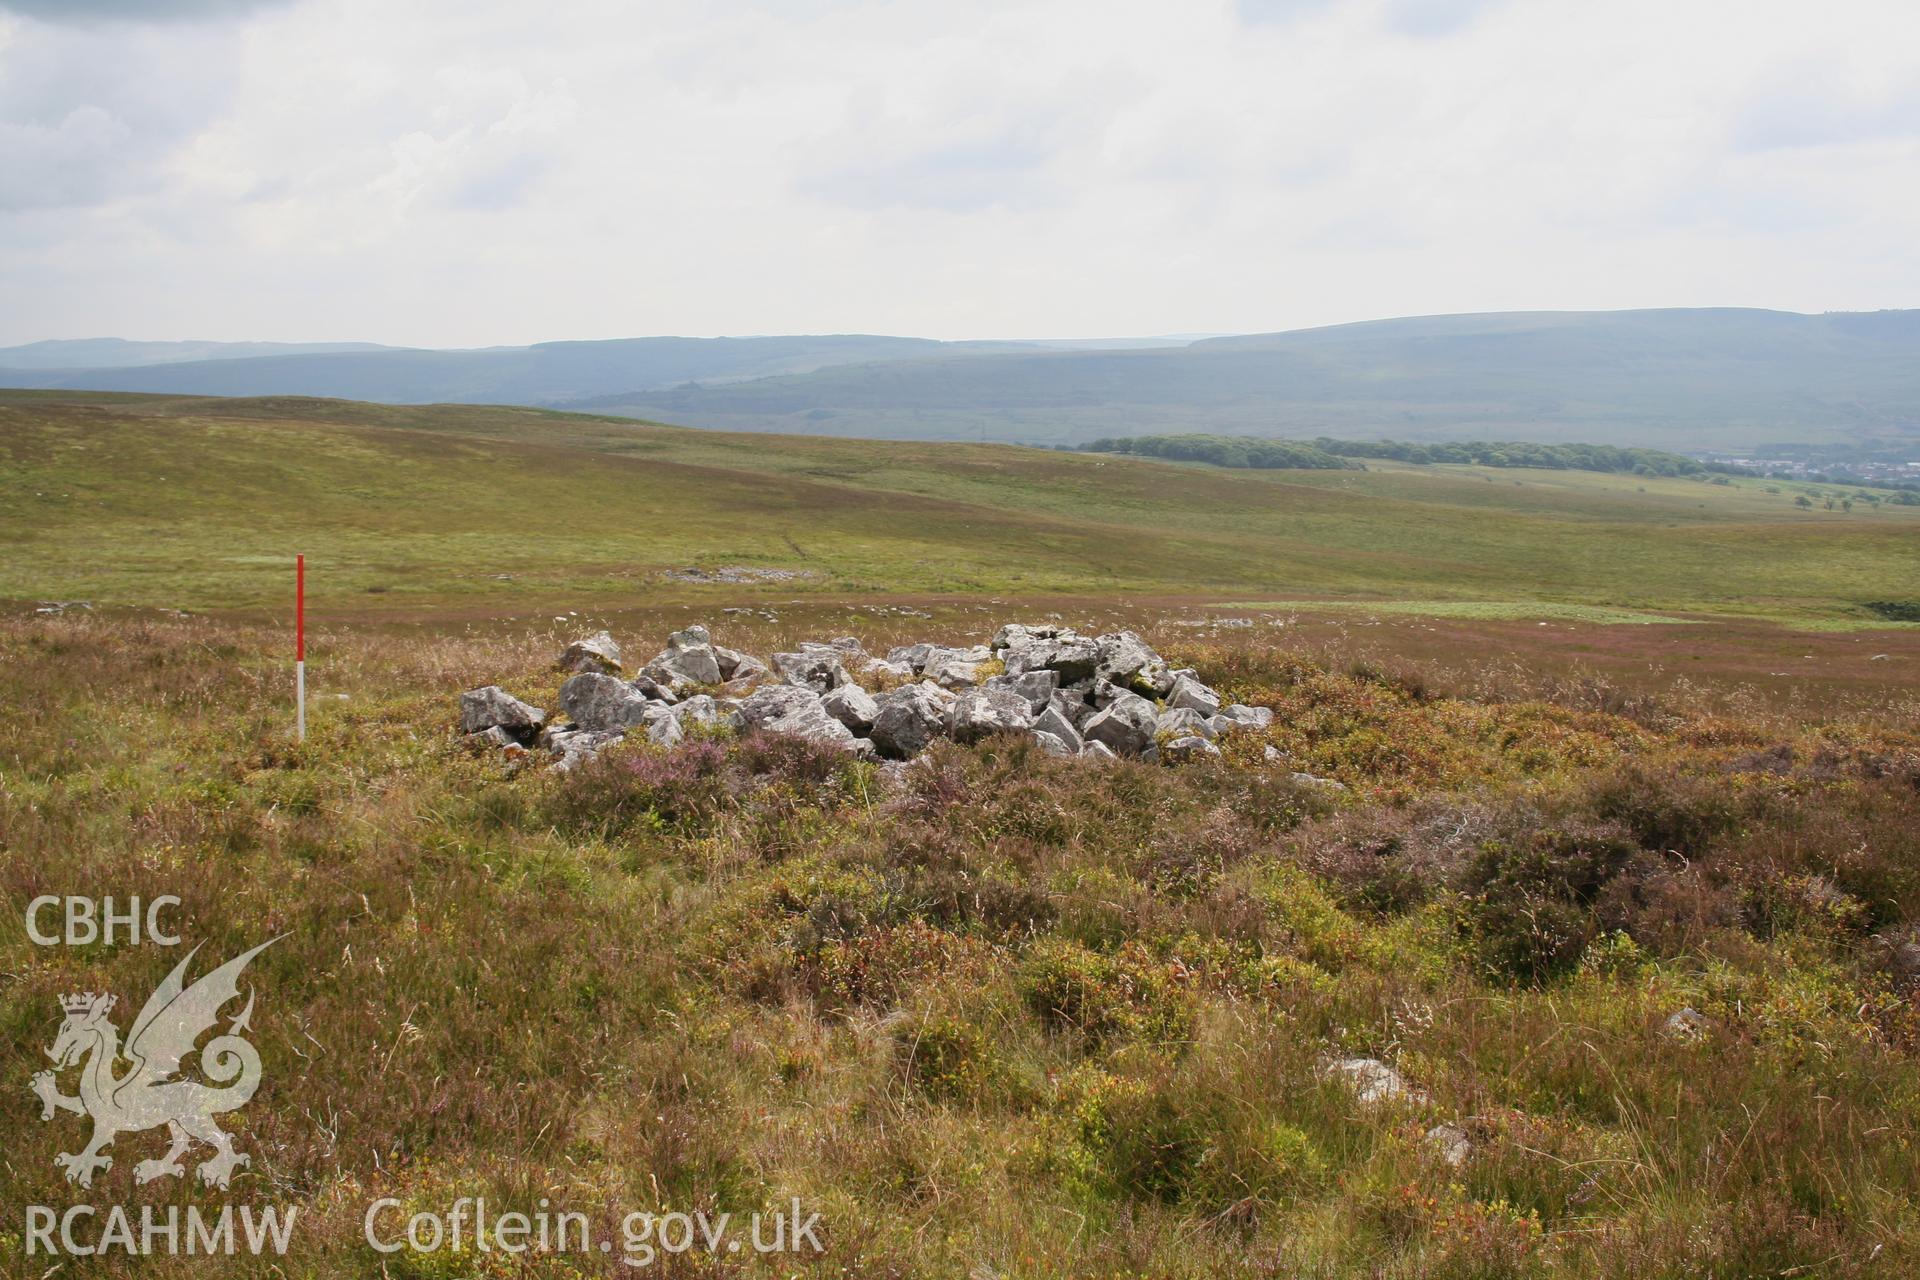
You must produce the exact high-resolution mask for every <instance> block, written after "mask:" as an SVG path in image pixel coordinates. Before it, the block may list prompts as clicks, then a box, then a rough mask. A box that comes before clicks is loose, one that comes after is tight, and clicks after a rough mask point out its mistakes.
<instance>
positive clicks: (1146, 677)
mask: <svg viewBox="0 0 1920 1280" xmlns="http://www.w3.org/2000/svg"><path fill="white" fill-rule="evenodd" d="M1095 646H1096V650H1097V652H1098V654H1099V664H1098V666H1097V667H1096V668H1095V671H1096V674H1098V675H1100V676H1102V677H1104V678H1106V679H1107V680H1110V681H1112V682H1113V683H1114V684H1117V685H1119V686H1120V687H1121V688H1124V689H1131V690H1133V691H1134V692H1136V693H1148V694H1153V695H1155V696H1162V695H1164V694H1166V693H1167V691H1168V690H1170V689H1171V688H1173V675H1172V673H1171V672H1170V671H1168V670H1167V664H1166V663H1165V662H1163V661H1161V658H1160V655H1159V654H1157V653H1155V652H1154V651H1153V649H1152V648H1151V647H1149V646H1148V644H1147V642H1146V641H1144V640H1142V639H1141V638H1140V637H1139V636H1137V635H1135V634H1134V633H1133V632H1131V631H1116V632H1113V633H1111V634H1109V635H1104V636H1101V637H1100V638H1099V640H1098V641H1096V642H1095Z"/></svg>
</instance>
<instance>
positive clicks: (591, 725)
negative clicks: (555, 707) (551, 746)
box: [560, 671, 661, 732]
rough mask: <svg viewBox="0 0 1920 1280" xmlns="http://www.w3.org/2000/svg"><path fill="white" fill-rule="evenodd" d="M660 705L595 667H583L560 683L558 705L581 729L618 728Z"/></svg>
mask: <svg viewBox="0 0 1920 1280" xmlns="http://www.w3.org/2000/svg"><path fill="white" fill-rule="evenodd" d="M660 705H661V704H660V703H657V702H653V701H650V700H649V699H648V698H647V696H646V695H645V694H643V693H641V692H640V691H639V690H638V689H636V688H634V687H633V686H632V685H630V684H628V683H626V681H624V680H621V679H620V678H619V677H617V676H610V675H604V674H602V673H601V672H598V671H583V672H581V673H580V674H579V675H577V676H573V677H571V678H570V679H568V680H567V682H566V683H565V684H563V685H561V686H560V706H561V707H562V709H564V710H565V711H566V713H567V717H568V718H569V719H571V720H572V721H573V722H574V724H576V725H578V726H579V727H580V728H582V729H594V730H598V731H601V732H622V731H624V730H627V729H630V728H632V727H633V726H634V725H636V724H640V723H642V722H643V721H645V719H646V717H647V712H648V710H649V709H650V708H654V707H658V706H660Z"/></svg>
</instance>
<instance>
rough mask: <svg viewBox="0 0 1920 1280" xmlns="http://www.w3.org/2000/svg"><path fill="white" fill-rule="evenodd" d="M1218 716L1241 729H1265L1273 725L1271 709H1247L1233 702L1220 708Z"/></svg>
mask: <svg viewBox="0 0 1920 1280" xmlns="http://www.w3.org/2000/svg"><path fill="white" fill-rule="evenodd" d="M1220 714H1221V715H1223V716H1225V717H1226V718H1227V719H1229V720H1231V721H1233V722H1234V723H1235V724H1237V725H1239V726H1240V727H1241V728H1243V729H1265V728H1267V727H1268V726H1270V725H1271V724H1272V723H1273V708H1272V707H1249V706H1247V705H1246V704H1245V703H1240V702H1235V703H1231V704H1229V705H1227V706H1224V707H1222V708H1220Z"/></svg>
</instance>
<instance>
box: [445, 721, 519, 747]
mask: <svg viewBox="0 0 1920 1280" xmlns="http://www.w3.org/2000/svg"><path fill="white" fill-rule="evenodd" d="M460 741H461V743H462V744H463V745H464V746H465V747H466V748H467V750H469V751H473V752H476V753H477V752H482V751H504V750H506V749H507V748H509V747H511V748H512V749H513V750H515V751H520V750H523V749H524V748H522V747H521V745H520V742H519V740H518V739H517V738H515V737H514V736H513V735H512V734H510V733H508V732H507V731H506V730H505V729H503V728H501V727H500V726H499V725H497V724H496V725H489V726H488V727H487V728H485V729H482V730H480V731H479V732H478V733H469V734H467V735H465V736H464V737H462V738H461V739H460Z"/></svg>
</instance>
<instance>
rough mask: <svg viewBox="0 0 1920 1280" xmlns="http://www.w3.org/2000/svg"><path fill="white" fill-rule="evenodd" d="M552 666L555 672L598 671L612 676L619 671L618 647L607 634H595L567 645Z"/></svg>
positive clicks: (602, 632)
mask: <svg viewBox="0 0 1920 1280" xmlns="http://www.w3.org/2000/svg"><path fill="white" fill-rule="evenodd" d="M553 666H554V669H555V670H556V671H567V672H576V673H577V672H581V671H599V672H603V673H605V674H607V675H613V674H615V673H617V672H618V671H619V670H620V646H619V645H618V644H616V643H615V642H614V639H613V636H612V635H611V634H609V633H608V632H605V631H601V632H596V633H595V634H593V635H590V636H587V637H585V638H584V639H580V640H575V641H574V642H573V643H572V644H570V645H568V646H567V647H566V651H565V652H563V653H562V654H561V655H560V657H559V660H558V661H556V662H555V663H554V664H553Z"/></svg>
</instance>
